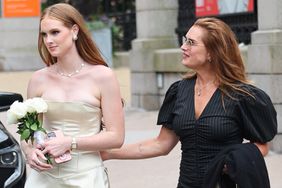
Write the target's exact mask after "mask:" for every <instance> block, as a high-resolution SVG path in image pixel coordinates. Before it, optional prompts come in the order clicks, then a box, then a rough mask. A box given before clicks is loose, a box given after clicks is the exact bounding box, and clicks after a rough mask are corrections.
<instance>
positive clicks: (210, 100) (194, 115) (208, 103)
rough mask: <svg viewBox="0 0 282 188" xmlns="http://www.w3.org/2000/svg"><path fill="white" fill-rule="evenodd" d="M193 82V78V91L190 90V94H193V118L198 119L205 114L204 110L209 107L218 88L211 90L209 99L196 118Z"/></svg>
mask: <svg viewBox="0 0 282 188" xmlns="http://www.w3.org/2000/svg"><path fill="white" fill-rule="evenodd" d="M195 84H196V79H194V80H193V87H192V88H193V89H192V90H193V92H192V95H193V97H192V98H193V101H192V103H193V104H192V105H193V118H194V119H195V121H198V120H199V119H201V118H202V116H203V115H204V114H205V112H206V111H207V108H208V107H209V105H210V103H211V102H212V101H213V100H214V97H215V94H216V93H217V92H218V90H219V89H218V88H216V89H215V91H214V92H213V94H212V96H211V98H210V99H209V101H208V102H207V104H206V106H205V107H204V109H203V111H202V113H201V114H200V115H199V117H198V118H196V109H195Z"/></svg>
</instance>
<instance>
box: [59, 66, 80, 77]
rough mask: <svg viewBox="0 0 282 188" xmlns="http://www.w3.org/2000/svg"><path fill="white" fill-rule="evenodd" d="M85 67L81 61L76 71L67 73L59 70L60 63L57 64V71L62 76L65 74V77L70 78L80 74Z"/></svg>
mask: <svg viewBox="0 0 282 188" xmlns="http://www.w3.org/2000/svg"><path fill="white" fill-rule="evenodd" d="M83 67H84V63H81V64H80V66H79V68H78V69H76V70H75V71H73V72H71V73H68V74H65V73H63V72H61V71H60V70H59V67H58V65H57V66H56V72H57V73H58V74H59V75H61V76H65V77H68V78H70V77H72V76H74V75H76V74H78V73H79V72H80V71H81V70H82V68H83Z"/></svg>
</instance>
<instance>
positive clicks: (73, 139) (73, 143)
mask: <svg viewBox="0 0 282 188" xmlns="http://www.w3.org/2000/svg"><path fill="white" fill-rule="evenodd" d="M76 148H77V142H76V139H75V137H72V141H71V150H75V149H76Z"/></svg>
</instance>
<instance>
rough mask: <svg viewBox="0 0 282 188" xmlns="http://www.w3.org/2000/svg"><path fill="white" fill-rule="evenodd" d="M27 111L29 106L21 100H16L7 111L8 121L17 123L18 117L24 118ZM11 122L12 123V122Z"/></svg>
mask: <svg viewBox="0 0 282 188" xmlns="http://www.w3.org/2000/svg"><path fill="white" fill-rule="evenodd" d="M26 113H27V107H26V105H24V104H23V103H21V102H19V101H15V102H14V103H13V104H12V105H11V107H10V109H9V110H8V111H7V121H8V122H11V123H17V122H18V121H17V120H18V119H21V118H23V117H24V116H25V115H26ZM11 123H10V124H11Z"/></svg>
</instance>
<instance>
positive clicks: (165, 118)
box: [157, 81, 180, 129]
mask: <svg viewBox="0 0 282 188" xmlns="http://www.w3.org/2000/svg"><path fill="white" fill-rule="evenodd" d="M179 82H180V81H177V82H174V83H173V84H172V85H171V86H170V87H169V89H168V90H167V92H166V94H165V98H164V101H163V104H162V106H161V108H160V111H159V114H158V121H157V125H164V126H166V127H167V128H169V129H171V126H172V125H171V124H172V120H173V110H174V104H175V101H176V95H177V89H178V84H179Z"/></svg>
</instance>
